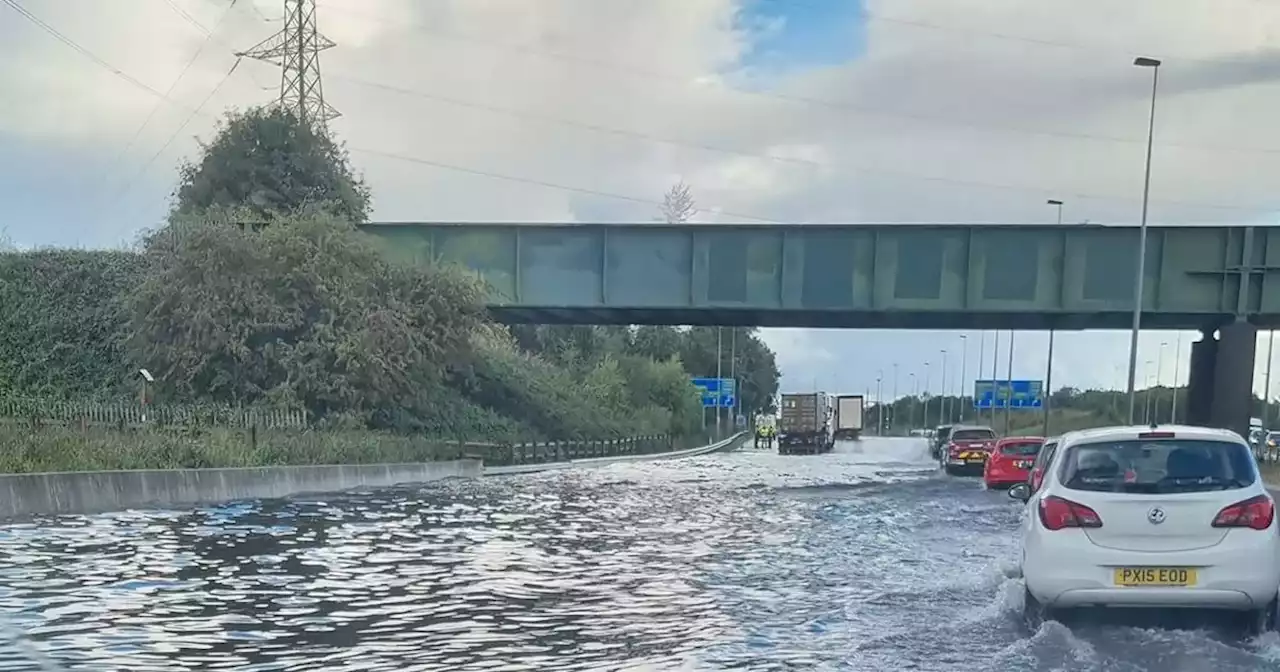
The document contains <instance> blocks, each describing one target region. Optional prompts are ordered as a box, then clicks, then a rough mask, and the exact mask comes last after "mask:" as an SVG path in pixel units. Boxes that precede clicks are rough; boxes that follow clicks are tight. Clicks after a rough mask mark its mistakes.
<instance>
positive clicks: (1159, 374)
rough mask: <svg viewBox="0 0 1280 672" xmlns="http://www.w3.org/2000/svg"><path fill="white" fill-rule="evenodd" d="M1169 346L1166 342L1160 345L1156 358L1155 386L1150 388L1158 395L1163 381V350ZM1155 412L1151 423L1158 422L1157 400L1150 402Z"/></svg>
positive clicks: (1158, 409) (1158, 408)
mask: <svg viewBox="0 0 1280 672" xmlns="http://www.w3.org/2000/svg"><path fill="white" fill-rule="evenodd" d="M1168 345H1169V342H1168V341H1165V342H1163V343H1161V344H1160V354H1159V356H1157V357H1156V386H1155V387H1154V388H1152V390H1151V391H1152V392H1153V393H1155V394H1157V395H1159V393H1160V381H1161V380H1163V379H1164V349H1165V348H1166V347H1167V346H1168ZM1151 403H1152V405H1153V407H1154V408H1155V411H1154V413H1153V415H1152V416H1151V421H1152V422H1160V399H1159V398H1157V399H1155V400H1153V401H1152V402H1151Z"/></svg>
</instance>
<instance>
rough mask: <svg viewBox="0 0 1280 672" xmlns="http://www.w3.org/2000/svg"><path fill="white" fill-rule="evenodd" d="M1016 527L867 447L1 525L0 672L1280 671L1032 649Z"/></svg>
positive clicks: (1012, 520)
mask: <svg viewBox="0 0 1280 672" xmlns="http://www.w3.org/2000/svg"><path fill="white" fill-rule="evenodd" d="M1019 515H1020V507H1019V506H1018V505H1017V503H1016V502H1014V501H1012V500H1010V499H1009V498H1008V497H1007V496H1005V494H1003V493H1000V492H988V491H985V490H983V489H982V488H981V486H980V485H979V484H978V483H977V482H976V480H974V479H964V478H951V477H944V476H940V475H938V473H937V470H936V469H935V468H934V465H933V464H932V463H931V462H930V461H929V459H928V456H927V453H926V449H925V446H924V443H923V442H922V441H917V440H907V439H896V440H893V439H867V440H864V441H862V442H861V443H845V444H840V445H839V446H838V448H837V450H836V452H834V453H832V454H828V455H817V456H786V457H783V456H778V455H776V454H773V453H769V452H764V451H756V450H752V449H750V448H748V449H744V450H742V451H739V452H736V453H731V454H722V455H713V456H707V457H701V458H693V459H687V460H675V461H666V462H654V463H638V464H629V465H616V466H611V467H606V468H600V469H592V470H581V471H574V472H555V473H546V474H529V475H523V476H512V477H502V478H492V479H486V480H478V481H456V482H445V483H436V484H431V485H428V486H427V487H421V488H414V489H402V490H392V491H379V492H369V493H356V494H345V495H335V496H332V497H328V498H324V499H322V500H316V499H311V500H294V501H261V502H245V503H239V504H233V505H228V506H223V507H216V508H204V509H200V510H196V511H170V512H130V513H122V514H114V515H102V516H88V517H61V518H57V519H47V520H40V521H36V522H35V523H34V524H23V525H8V526H3V527H0V612H3V613H5V614H7V616H6V621H7V625H8V627H9V629H10V630H15V629H16V630H21V631H22V632H23V633H25V635H24V636H23V637H21V638H18V643H17V644H9V645H7V646H5V647H3V648H2V649H0V670H15V669H30V670H34V669H40V667H39V666H38V664H37V663H36V662H33V660H32V659H33V657H37V652H42V653H39V656H43V657H45V658H47V659H48V660H51V661H53V663H54V664H56V666H55V667H51V668H50V669H98V670H122V671H123V670H129V671H131V672H142V671H148V670H243V671H245V672H265V671H267V670H325V671H326V672H344V671H355V670H362V671H368V672H372V671H380V670H394V671H396V672H414V671H426V670H439V671H446V670H447V671H449V672H466V671H471V670H486V671H497V670H504V671H505V670H540V671H541V670H965V671H966V672H977V671H986V670H989V671H991V672H1014V671H1021V670H1028V671H1029V670H1037V671H1039V670H1046V671H1047V670H1063V671H1076V670H1097V671H1115V672H1142V671H1146V670H1159V671H1160V672H1195V671H1200V670H1205V671H1208V670H1213V671H1214V672H1231V671H1244V670H1249V671H1256V670H1280V637H1277V636H1276V635H1266V636H1264V637H1262V638H1259V639H1256V640H1246V641H1238V639H1237V638H1234V637H1232V636H1231V635H1230V633H1220V632H1212V631H1206V630H1156V629H1144V628H1138V627H1128V626H1124V625H1098V624H1093V625H1089V624H1085V625H1079V624H1073V625H1072V626H1071V627H1070V628H1068V627H1067V626H1064V625H1062V624H1059V623H1056V622H1051V623H1047V624H1045V625H1044V626H1042V627H1041V628H1039V629H1038V630H1037V631H1034V632H1030V631H1028V630H1027V629H1026V627H1025V626H1024V625H1023V624H1022V621H1021V618H1020V611H1021V606H1022V605H1021V602H1022V584H1021V581H1020V580H1019V579H1018V578H1017V571H1016V564H1015V563H1014V559H1015V558H1016V553H1017V546H1016V539H1015V537H1014V529H1015V527H1016V524H1017V521H1018V516H1019ZM3 634H5V633H0V635H3ZM23 647H25V648H26V649H35V651H31V650H24V648H23Z"/></svg>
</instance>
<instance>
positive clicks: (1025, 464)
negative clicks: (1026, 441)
mask: <svg viewBox="0 0 1280 672" xmlns="http://www.w3.org/2000/svg"><path fill="white" fill-rule="evenodd" d="M1013 466H1015V467H1017V468H1019V469H1028V468H1030V467H1031V460H1018V461H1017V462H1014V463H1013Z"/></svg>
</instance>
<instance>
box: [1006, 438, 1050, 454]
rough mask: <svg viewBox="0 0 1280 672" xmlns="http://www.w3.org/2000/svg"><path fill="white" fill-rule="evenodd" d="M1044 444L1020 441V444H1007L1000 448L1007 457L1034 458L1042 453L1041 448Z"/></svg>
mask: <svg viewBox="0 0 1280 672" xmlns="http://www.w3.org/2000/svg"><path fill="white" fill-rule="evenodd" d="M1042 445H1044V444H1042V443H1040V442H1039V441H1019V442H1018V443H1006V444H1004V445H1002V446H1000V452H1001V453H1004V454H1005V455H1019V456H1028V457H1029V456H1034V455H1037V454H1039V453H1040V446H1042Z"/></svg>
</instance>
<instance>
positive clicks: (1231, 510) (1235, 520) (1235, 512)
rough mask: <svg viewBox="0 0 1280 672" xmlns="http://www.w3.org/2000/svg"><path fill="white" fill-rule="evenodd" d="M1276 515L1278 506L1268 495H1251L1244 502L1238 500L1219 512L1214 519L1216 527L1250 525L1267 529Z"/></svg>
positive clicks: (1256, 528)
mask: <svg viewBox="0 0 1280 672" xmlns="http://www.w3.org/2000/svg"><path fill="white" fill-rule="evenodd" d="M1275 517H1276V506H1275V503H1274V502H1272V501H1271V498H1270V497H1268V496H1266V495H1258V496H1257V497H1250V498H1249V499H1246V500H1244V501H1243V502H1236V503H1235V504H1232V505H1231V506H1228V507H1227V508H1225V509H1223V510H1221V511H1219V512H1218V515H1217V516H1215V517H1214V519H1213V526H1214V527H1248V528H1252V529H1255V530H1265V529H1267V528H1269V527H1271V521H1272V520H1274V519H1275Z"/></svg>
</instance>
